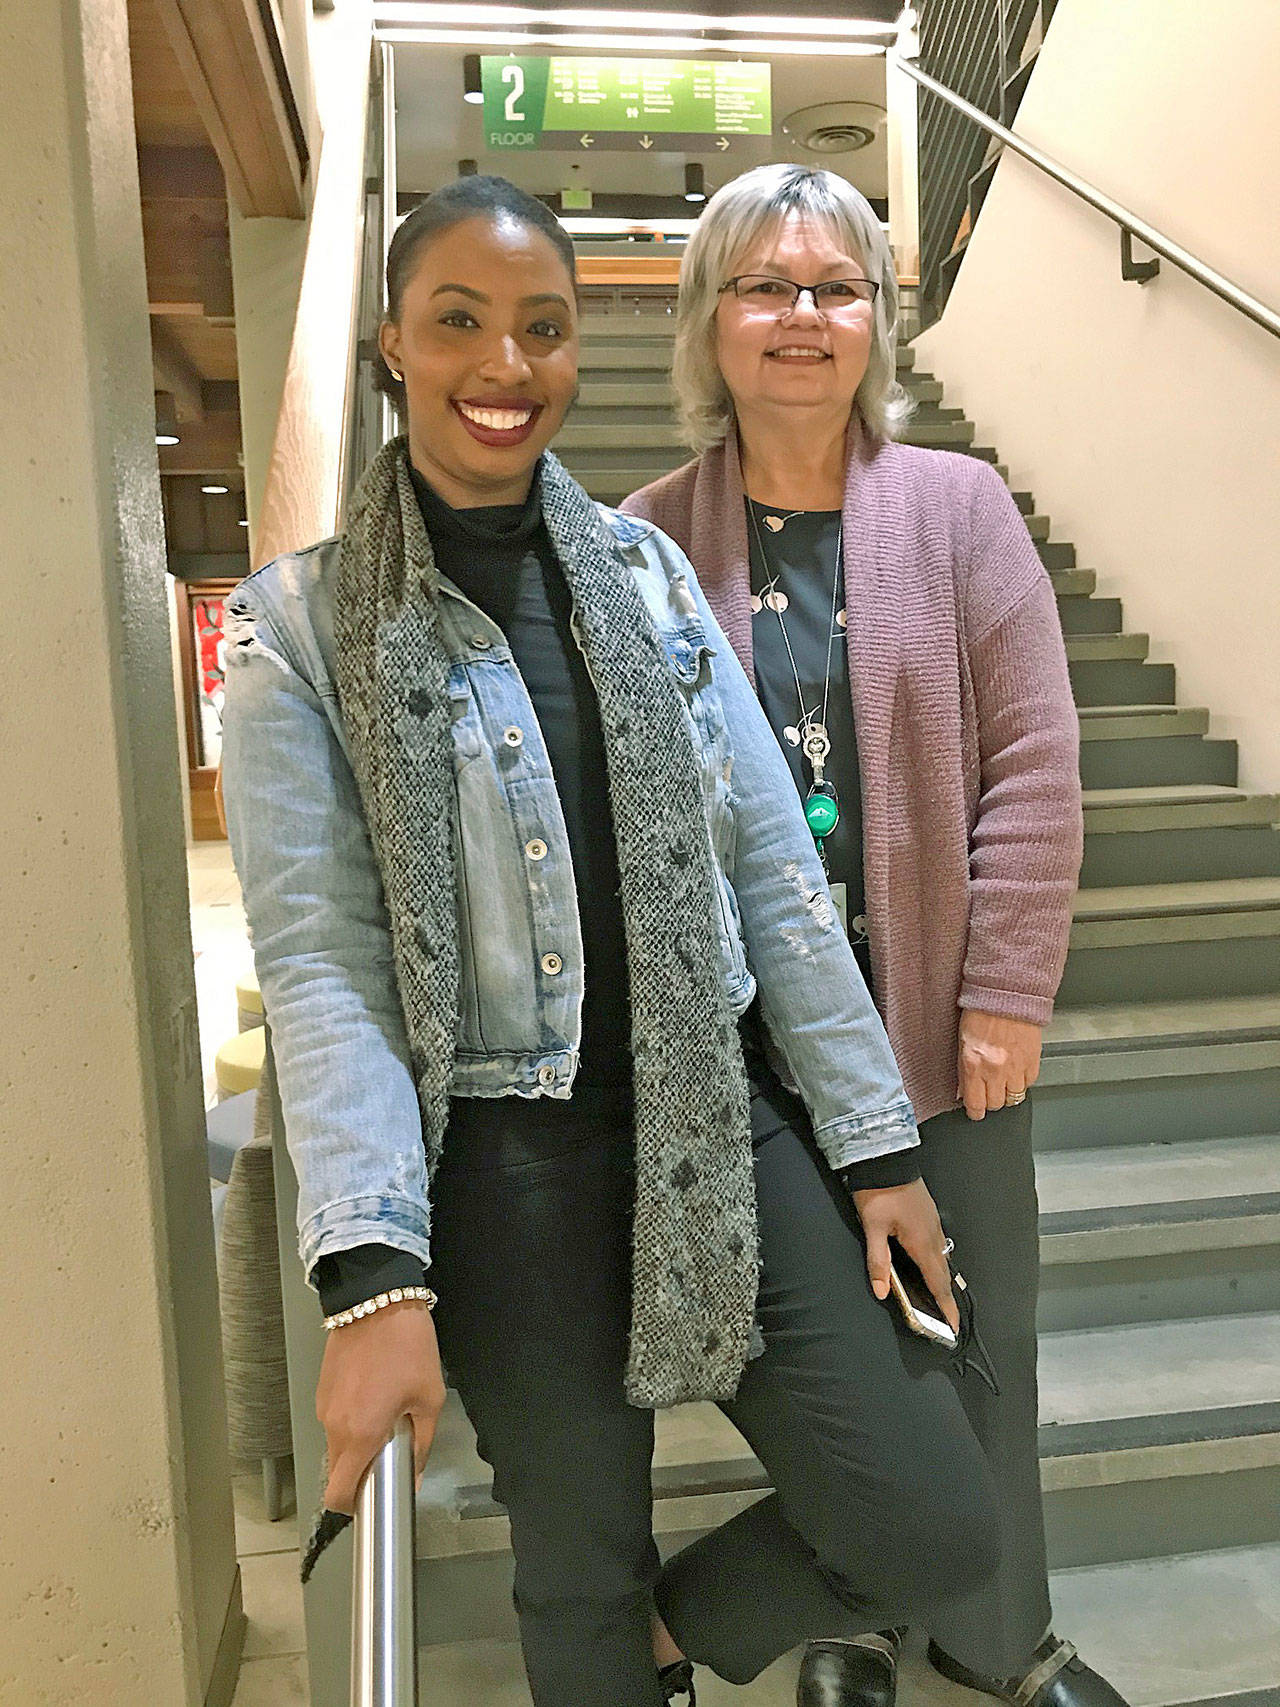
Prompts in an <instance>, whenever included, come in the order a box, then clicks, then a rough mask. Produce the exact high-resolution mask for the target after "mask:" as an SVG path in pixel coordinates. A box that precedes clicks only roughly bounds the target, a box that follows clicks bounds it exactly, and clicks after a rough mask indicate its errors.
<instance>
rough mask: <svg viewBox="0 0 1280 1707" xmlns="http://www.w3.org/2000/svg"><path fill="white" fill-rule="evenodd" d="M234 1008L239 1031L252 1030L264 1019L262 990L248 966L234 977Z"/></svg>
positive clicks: (254, 973)
mask: <svg viewBox="0 0 1280 1707" xmlns="http://www.w3.org/2000/svg"><path fill="white" fill-rule="evenodd" d="M236 1009H237V1013H238V1017H239V1022H240V1029H241V1031H252V1030H253V1028H254V1026H255V1025H261V1024H262V1022H263V1019H264V1017H265V1016H264V1014H263V1009H262V991H261V990H260V989H259V988H258V976H257V973H256V972H254V971H253V970H252V968H250V970H249V971H248V972H245V973H242V975H241V976H240V977H239V978H237V979H236Z"/></svg>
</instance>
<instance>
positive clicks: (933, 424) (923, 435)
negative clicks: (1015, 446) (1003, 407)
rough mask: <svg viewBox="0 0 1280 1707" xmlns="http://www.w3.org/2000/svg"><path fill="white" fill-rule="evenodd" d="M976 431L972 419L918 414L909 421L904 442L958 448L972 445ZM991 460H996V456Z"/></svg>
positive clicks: (943, 448) (936, 447)
mask: <svg viewBox="0 0 1280 1707" xmlns="http://www.w3.org/2000/svg"><path fill="white" fill-rule="evenodd" d="M975 431H976V428H975V427H974V425H973V422H972V421H965V420H957V421H930V420H928V419H927V418H924V419H921V418H920V417H919V416H917V417H914V418H913V419H912V420H910V421H908V422H907V425H906V430H905V431H904V432H903V434H902V442H903V444H908V445H924V446H930V447H933V448H935V449H938V450H958V449H960V448H962V447H964V446H969V445H972V443H973V438H974V433H975ZM975 454H976V453H975ZM991 460H992V461H994V460H995V458H994V456H993V457H992V458H991Z"/></svg>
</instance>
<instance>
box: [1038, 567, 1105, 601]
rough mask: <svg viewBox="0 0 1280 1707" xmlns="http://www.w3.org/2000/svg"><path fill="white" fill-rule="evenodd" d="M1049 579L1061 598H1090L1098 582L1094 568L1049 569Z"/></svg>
mask: <svg viewBox="0 0 1280 1707" xmlns="http://www.w3.org/2000/svg"><path fill="white" fill-rule="evenodd" d="M1049 580H1050V582H1051V583H1052V585H1053V590H1054V592H1055V593H1057V595H1058V596H1059V598H1086V599H1087V598H1089V597H1090V595H1091V594H1092V593H1093V590H1094V588H1095V587H1096V586H1097V584H1098V575H1097V571H1096V570H1094V569H1075V568H1071V567H1068V568H1065V569H1053V568H1050V569H1049Z"/></svg>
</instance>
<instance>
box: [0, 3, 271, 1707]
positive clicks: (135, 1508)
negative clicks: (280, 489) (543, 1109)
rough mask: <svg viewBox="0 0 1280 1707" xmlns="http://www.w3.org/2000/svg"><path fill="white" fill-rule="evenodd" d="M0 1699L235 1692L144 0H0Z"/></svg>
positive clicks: (126, 1698) (170, 1706) (199, 1698)
mask: <svg viewBox="0 0 1280 1707" xmlns="http://www.w3.org/2000/svg"><path fill="white" fill-rule="evenodd" d="M0 111H2V112H3V113H4V116H5V118H4V127H3V131H2V133H0V300H2V301H3V302H4V305H5V312H4V314H3V316H0V470H3V471H4V472H3V476H2V482H3V483H2V485H0V515H2V516H3V523H4V542H5V551H4V570H3V573H4V584H5V593H6V597H5V599H4V602H3V605H2V606H0V729H2V730H3V734H2V736H0V813H2V814H3V825H4V832H3V835H0V893H2V894H3V895H4V900H5V914H6V919H7V921H8V923H7V928H6V931H5V951H4V955H3V958H2V960H0V968H2V969H0V1024H2V1026H3V1047H2V1048H0V1063H2V1065H0V1155H2V1156H3V1180H2V1185H0V1248H2V1249H3V1251H4V1262H3V1264H2V1265H0V1270H2V1273H3V1280H0V1288H2V1289H3V1292H4V1294H5V1296H4V1297H3V1299H2V1300H0V1311H2V1312H3V1320H4V1323H5V1354H4V1373H3V1378H2V1386H3V1392H4V1417H5V1423H4V1439H3V1444H2V1448H0V1511H2V1512H3V1514H4V1517H3V1530H4V1534H5V1538H6V1539H5V1544H4V1545H3V1547H0V1630H2V1631H3V1633H4V1634H3V1638H0V1700H2V1701H4V1702H6V1703H8V1702H12V1703H14V1704H15V1707H17V1704H19V1703H21V1704H22V1707H27V1704H28V1703H30V1704H32V1707H35V1704H37V1703H38V1704H39V1707H63V1704H66V1707H71V1704H72V1703H74V1704H75V1707H121V1704H122V1703H130V1704H133V1703H137V1704H139V1707H141V1704H142V1703H148V1704H150V1703H155V1704H156V1707H160V1704H161V1703H163V1704H164V1707H179V1704H181V1707H187V1704H196V1703H201V1702H210V1703H224V1702H226V1701H227V1700H228V1699H229V1696H230V1691H231V1688H232V1686H233V1684H234V1672H235V1665H236V1661H237V1658H238V1646H239V1641H240V1639H241V1635H242V1630H243V1620H242V1618H241V1616H240V1614H239V1584H238V1575H237V1569H236V1562H235V1544H234V1530H233V1523H232V1512H231V1496H230V1477H229V1466H228V1461H227V1450H226V1430H225V1421H224V1416H223V1400H222V1372H221V1357H220V1351H219V1343H218V1327H217V1313H216V1290H215V1277H214V1268H213V1246H212V1228H211V1220H210V1212H209V1193H208V1181H207V1166H206V1162H205V1155H204V1120H203V1111H202V1097H201V1086H200V1064H199V1049H198V1046H197V1034H196V1004H195V989H194V983H193V978H192V961H191V941H190V934H189V928H188V914H187V886H186V870H185V862H184V847H183V841H184V838H183V817H182V800H181V789H180V770H179V762H178V751H177V740H176V731H175V728H174V716H173V682H172V671H171V664H170V652H169V626H168V615H167V608H166V589H165V574H164V566H165V555H164V541H163V535H162V527H161V514H160V495H159V480H158V476H157V470H156V454H155V445H154V422H153V414H152V410H153V405H152V395H151V392H152V381H151V361H150V351H149V346H148V337H147V307H146V302H147V298H146V287H145V280H144V275H143V261H142V233H141V217H140V206H139V193H138V179H137V168H136V158H135V147H134V136H133V121H132V101H131V93H130V82H129V63H128V42H127V20H126V15H125V0H48V3H47V4H44V5H37V6H10V7H7V8H6V10H5V20H4V25H3V28H2V29H0Z"/></svg>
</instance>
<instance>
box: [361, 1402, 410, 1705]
mask: <svg viewBox="0 0 1280 1707" xmlns="http://www.w3.org/2000/svg"><path fill="white" fill-rule="evenodd" d="M413 1520H414V1488H413V1425H412V1424H411V1423H410V1421H409V1419H408V1417H401V1419H400V1421H399V1422H398V1423H397V1424H396V1429H395V1433H394V1434H393V1435H392V1437H391V1439H390V1440H389V1441H388V1442H387V1444H386V1445H385V1446H384V1447H383V1448H382V1450H381V1451H380V1452H379V1453H378V1456H377V1457H376V1458H375V1459H374V1461H373V1463H372V1464H371V1465H370V1466H369V1468H368V1470H367V1471H366V1472H365V1476H364V1480H363V1481H362V1482H361V1484H360V1489H359V1492H358V1493H357V1494H356V1521H355V1558H354V1560H353V1564H352V1572H351V1707H416V1702H417V1699H418V1639H417V1627H416V1619H415V1606H414V1601H415V1570H414V1544H413Z"/></svg>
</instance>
